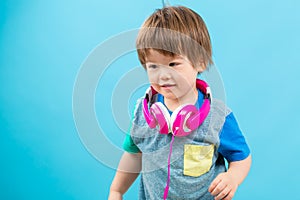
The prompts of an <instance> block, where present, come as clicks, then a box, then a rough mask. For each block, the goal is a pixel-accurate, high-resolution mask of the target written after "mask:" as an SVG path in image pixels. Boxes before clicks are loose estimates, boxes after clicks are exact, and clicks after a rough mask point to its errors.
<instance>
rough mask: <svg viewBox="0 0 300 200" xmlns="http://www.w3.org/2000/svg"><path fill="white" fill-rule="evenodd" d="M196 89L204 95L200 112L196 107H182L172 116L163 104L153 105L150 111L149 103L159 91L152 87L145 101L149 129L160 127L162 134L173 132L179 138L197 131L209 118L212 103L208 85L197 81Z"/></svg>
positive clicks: (145, 114) (145, 113)
mask: <svg viewBox="0 0 300 200" xmlns="http://www.w3.org/2000/svg"><path fill="white" fill-rule="evenodd" d="M196 87H197V88H198V89H199V90H200V91H201V92H202V93H203V94H204V100H203V104H202V106H201V108H200V109H199V110H198V109H197V108H196V106H194V105H189V104H187V105H182V106H180V107H178V108H177V109H176V110H175V111H174V112H173V113H172V115H171V116H170V114H169V112H168V109H167V108H166V107H165V106H164V105H163V104H162V103H161V102H155V103H153V104H152V105H151V107H150V111H149V108H148V103H149V102H151V101H152V97H153V95H155V94H157V91H155V90H154V89H153V88H152V87H150V88H149V89H148V90H147V92H146V96H145V98H144V101H143V113H144V117H145V119H146V122H147V124H148V125H149V127H150V128H155V127H156V126H157V125H158V126H159V132H160V133H161V134H168V133H170V132H172V133H173V134H174V135H175V136H177V137H183V136H187V135H189V134H190V133H191V132H192V131H193V130H196V129H197V128H198V127H199V126H200V125H201V124H202V123H203V121H204V120H205V118H206V117H207V115H208V113H209V110H210V103H211V92H210V88H209V86H208V84H207V83H206V82H204V81H203V80H200V79H197V80H196Z"/></svg>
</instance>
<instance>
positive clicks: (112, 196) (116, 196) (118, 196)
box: [108, 191, 123, 200]
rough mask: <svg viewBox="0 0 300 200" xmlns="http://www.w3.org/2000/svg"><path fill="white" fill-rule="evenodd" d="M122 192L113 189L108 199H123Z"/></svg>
mask: <svg viewBox="0 0 300 200" xmlns="http://www.w3.org/2000/svg"><path fill="white" fill-rule="evenodd" d="M122 199H123V197H122V194H121V193H119V192H115V191H111V192H110V194H109V197H108V200H122Z"/></svg>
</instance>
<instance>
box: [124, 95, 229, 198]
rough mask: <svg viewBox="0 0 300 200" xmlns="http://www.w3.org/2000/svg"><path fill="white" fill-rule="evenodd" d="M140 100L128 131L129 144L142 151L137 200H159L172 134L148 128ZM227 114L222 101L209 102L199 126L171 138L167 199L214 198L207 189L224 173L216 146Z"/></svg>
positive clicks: (223, 164)
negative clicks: (209, 104)
mask: <svg viewBox="0 0 300 200" xmlns="http://www.w3.org/2000/svg"><path fill="white" fill-rule="evenodd" d="M142 100H143V99H142V98H141V99H139V100H138V101H137V105H136V107H135V111H134V118H133V121H132V127H131V130H130V134H131V137H132V140H133V142H134V143H135V145H136V146H137V147H138V148H139V150H140V151H141V152H142V171H141V181H140V189H139V199H140V200H156V199H163V194H164V189H165V186H166V182H167V174H168V155H169V151H170V142H171V140H172V134H168V135H166V134H160V133H159V130H158V127H156V128H154V129H150V128H149V126H148V124H147V123H146V121H145V119H144V115H143V108H142V106H143V104H142ZM230 112H231V111H230V110H229V108H227V107H226V105H225V104H224V103H223V102H222V101H220V100H218V99H212V102H211V107H210V112H209V114H208V116H207V118H206V119H205V120H204V122H203V123H202V125H201V126H200V127H199V128H198V129H196V130H195V131H193V132H192V133H191V134H190V135H188V136H186V137H175V138H174V144H173V150H172V154H171V166H170V167H171V176H170V189H169V194H168V199H172V200H180V199H189V200H196V199H197V200H198V199H201V200H213V199H214V198H213V196H211V195H210V193H209V192H208V187H209V185H210V183H211V182H212V181H213V179H214V178H215V177H216V176H217V175H218V174H219V173H221V172H224V171H226V167H225V162H224V158H223V157H222V155H220V154H219V153H218V147H219V144H220V139H219V135H220V132H221V130H222V127H223V125H224V122H225V118H226V116H227V115H228V114H229V113H230Z"/></svg>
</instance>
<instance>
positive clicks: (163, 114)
mask: <svg viewBox="0 0 300 200" xmlns="http://www.w3.org/2000/svg"><path fill="white" fill-rule="evenodd" d="M150 113H151V114H152V115H153V116H154V118H155V119H156V123H157V124H158V126H159V132H160V133H162V134H168V133H169V132H170V114H169V111H168V110H167V108H166V107H165V106H164V105H163V104H162V103H161V102H156V103H154V104H152V105H151V108H150Z"/></svg>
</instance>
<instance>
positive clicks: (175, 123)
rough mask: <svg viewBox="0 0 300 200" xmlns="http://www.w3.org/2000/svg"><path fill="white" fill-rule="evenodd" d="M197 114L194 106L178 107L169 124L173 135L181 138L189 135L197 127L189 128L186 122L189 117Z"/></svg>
mask: <svg viewBox="0 0 300 200" xmlns="http://www.w3.org/2000/svg"><path fill="white" fill-rule="evenodd" d="M197 114H198V109H197V108H196V107H195V106H194V105H183V106H180V107H178V108H177V109H176V110H175V111H174V112H173V114H172V116H171V124H172V131H173V134H174V135H175V136H177V137H183V136H187V135H189V134H190V133H191V132H192V131H193V130H195V129H196V128H197V127H198V126H195V127H196V128H194V127H192V128H191V127H189V126H187V121H188V120H189V118H190V117H194V116H195V115H197Z"/></svg>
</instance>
